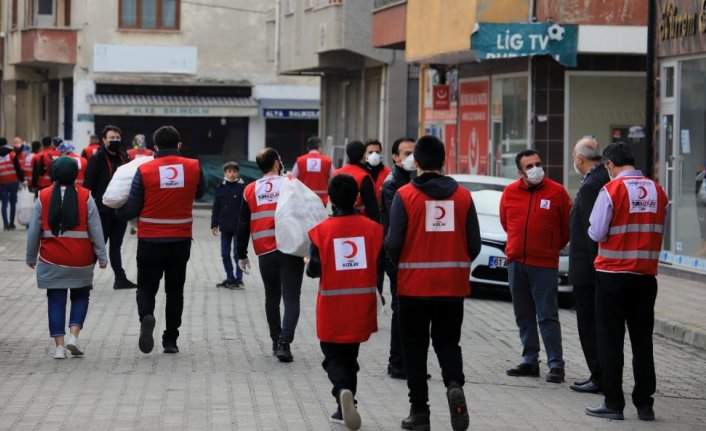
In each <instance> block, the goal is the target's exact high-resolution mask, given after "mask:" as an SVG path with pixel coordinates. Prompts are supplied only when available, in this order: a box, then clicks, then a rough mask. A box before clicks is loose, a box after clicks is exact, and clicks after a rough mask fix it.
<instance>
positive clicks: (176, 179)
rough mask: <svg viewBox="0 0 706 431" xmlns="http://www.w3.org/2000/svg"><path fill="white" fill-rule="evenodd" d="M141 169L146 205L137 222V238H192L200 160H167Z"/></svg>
mask: <svg viewBox="0 0 706 431" xmlns="http://www.w3.org/2000/svg"><path fill="white" fill-rule="evenodd" d="M138 169H139V171H140V175H141V176H142V184H143V185H144V187H145V203H144V206H143V207H142V211H141V212H140V216H139V217H138V218H137V237H138V238H191V224H192V221H193V219H192V215H191V210H192V207H193V205H194V196H195V195H196V189H197V188H198V185H199V177H200V175H199V173H200V168H199V162H198V160H193V159H187V158H185V157H181V156H165V157H159V158H157V159H154V160H152V161H149V162H147V163H145V164H143V165H140V167H139V168H138Z"/></svg>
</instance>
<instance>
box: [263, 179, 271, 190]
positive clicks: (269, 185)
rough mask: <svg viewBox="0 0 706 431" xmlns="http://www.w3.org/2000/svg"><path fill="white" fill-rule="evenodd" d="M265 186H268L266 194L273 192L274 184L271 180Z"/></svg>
mask: <svg viewBox="0 0 706 431" xmlns="http://www.w3.org/2000/svg"><path fill="white" fill-rule="evenodd" d="M265 184H267V187H265V193H269V192H271V191H272V182H271V181H270V180H267V181H265Z"/></svg>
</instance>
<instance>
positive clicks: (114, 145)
mask: <svg viewBox="0 0 706 431" xmlns="http://www.w3.org/2000/svg"><path fill="white" fill-rule="evenodd" d="M121 145H122V141H121V140H120V139H111V140H110V141H108V151H110V152H111V153H117V152H118V151H119V150H120V146H121Z"/></svg>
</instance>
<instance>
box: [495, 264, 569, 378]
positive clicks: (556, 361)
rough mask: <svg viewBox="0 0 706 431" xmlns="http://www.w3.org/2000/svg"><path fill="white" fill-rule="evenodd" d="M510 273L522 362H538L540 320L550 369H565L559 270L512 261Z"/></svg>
mask: <svg viewBox="0 0 706 431" xmlns="http://www.w3.org/2000/svg"><path fill="white" fill-rule="evenodd" d="M508 276H509V282H510V292H511V293H512V307H513V308H514V310H515V322H516V323H517V327H518V328H520V340H521V341H522V347H523V348H522V362H524V363H526V364H537V363H538V362H539V335H538V334H537V323H539V330H540V332H541V333H542V341H544V348H545V349H546V350H547V364H548V365H549V368H562V369H563V368H564V359H563V352H562V347H561V325H560V324H559V288H558V285H557V280H558V279H557V270H556V269H551V268H539V267H536V266H530V265H525V264H523V263H519V262H510V265H509V268H508Z"/></svg>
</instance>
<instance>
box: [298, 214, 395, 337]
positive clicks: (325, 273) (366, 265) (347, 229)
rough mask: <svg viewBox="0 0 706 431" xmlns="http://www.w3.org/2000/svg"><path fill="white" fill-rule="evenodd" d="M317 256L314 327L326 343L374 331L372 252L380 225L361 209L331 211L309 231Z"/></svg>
mask: <svg viewBox="0 0 706 431" xmlns="http://www.w3.org/2000/svg"><path fill="white" fill-rule="evenodd" d="M309 238H311V242H312V243H313V244H314V245H316V247H317V248H318V249H319V255H320V256H321V281H320V283H319V294H318V296H317V298H316V333H317V335H318V337H319V340H321V341H323V342H328V343H362V342H363V341H366V340H367V339H368V338H370V334H372V333H373V332H377V329H378V326H377V297H376V295H377V287H376V285H377V258H378V255H379V254H380V251H381V250H382V240H383V233H382V226H381V225H380V224H378V223H375V222H374V221H372V220H370V219H368V218H367V217H365V216H361V215H352V216H342V217H331V218H329V219H327V220H325V221H323V222H322V223H320V224H318V225H317V226H316V227H314V228H313V229H311V230H310V231H309Z"/></svg>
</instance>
